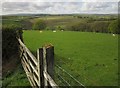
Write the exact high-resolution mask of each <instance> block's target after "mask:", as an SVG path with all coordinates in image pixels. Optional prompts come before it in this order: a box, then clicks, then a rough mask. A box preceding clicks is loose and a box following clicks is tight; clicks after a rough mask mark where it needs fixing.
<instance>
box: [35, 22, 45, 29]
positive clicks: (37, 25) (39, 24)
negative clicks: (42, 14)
mask: <svg viewBox="0 0 120 88" xmlns="http://www.w3.org/2000/svg"><path fill="white" fill-rule="evenodd" d="M45 28H46V22H45V21H44V20H37V21H35V23H34V24H33V29H34V30H43V29H45Z"/></svg>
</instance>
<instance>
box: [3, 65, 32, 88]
mask: <svg viewBox="0 0 120 88" xmlns="http://www.w3.org/2000/svg"><path fill="white" fill-rule="evenodd" d="M24 86H30V83H29V81H28V79H27V77H26V74H25V72H24V71H23V68H22V66H21V65H18V67H17V68H16V70H14V72H12V73H7V75H6V77H4V79H3V80H2V87H3V88H6V87H24Z"/></svg>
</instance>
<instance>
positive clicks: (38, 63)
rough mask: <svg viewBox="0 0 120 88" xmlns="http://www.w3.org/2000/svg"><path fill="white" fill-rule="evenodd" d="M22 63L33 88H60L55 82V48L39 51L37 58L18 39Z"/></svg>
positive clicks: (45, 48) (48, 47) (47, 47)
mask: <svg viewBox="0 0 120 88" xmlns="http://www.w3.org/2000/svg"><path fill="white" fill-rule="evenodd" d="M18 42H19V47H20V54H21V55H20V57H21V63H22V66H23V68H24V71H25V73H26V75H27V77H28V80H29V82H30V84H31V86H32V87H39V88H43V87H45V86H51V87H58V85H57V84H56V83H55V81H54V79H53V78H54V46H52V45H46V46H43V47H42V48H39V49H38V50H37V58H36V57H35V56H34V55H33V54H32V53H31V52H30V50H29V49H28V48H27V47H26V46H25V44H24V43H23V42H22V41H21V39H19V38H18Z"/></svg>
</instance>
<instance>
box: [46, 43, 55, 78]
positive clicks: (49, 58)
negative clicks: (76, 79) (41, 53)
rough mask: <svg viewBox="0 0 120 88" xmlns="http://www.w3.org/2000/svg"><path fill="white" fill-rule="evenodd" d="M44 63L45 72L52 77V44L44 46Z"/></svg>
mask: <svg viewBox="0 0 120 88" xmlns="http://www.w3.org/2000/svg"><path fill="white" fill-rule="evenodd" d="M46 63H47V72H48V73H49V75H50V76H51V77H52V78H54V47H53V46H52V45H49V46H48V47H47V48H46Z"/></svg>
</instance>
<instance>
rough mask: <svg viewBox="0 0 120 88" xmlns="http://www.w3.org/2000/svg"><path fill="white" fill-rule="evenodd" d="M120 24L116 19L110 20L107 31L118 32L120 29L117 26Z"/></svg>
mask: <svg viewBox="0 0 120 88" xmlns="http://www.w3.org/2000/svg"><path fill="white" fill-rule="evenodd" d="M119 25H120V24H118V20H116V21H112V22H111V23H110V25H109V27H108V29H109V31H110V32H111V33H117V34H120V30H119V27H120V26H119Z"/></svg>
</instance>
